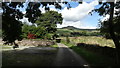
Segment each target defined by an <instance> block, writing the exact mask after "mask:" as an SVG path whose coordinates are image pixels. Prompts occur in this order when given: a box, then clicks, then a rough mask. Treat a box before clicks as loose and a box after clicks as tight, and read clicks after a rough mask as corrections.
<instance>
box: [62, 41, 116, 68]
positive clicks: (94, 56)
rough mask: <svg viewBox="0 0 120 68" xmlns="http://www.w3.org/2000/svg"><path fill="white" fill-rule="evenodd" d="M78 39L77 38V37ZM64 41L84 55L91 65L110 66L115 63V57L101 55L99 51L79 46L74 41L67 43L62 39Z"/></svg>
mask: <svg viewBox="0 0 120 68" xmlns="http://www.w3.org/2000/svg"><path fill="white" fill-rule="evenodd" d="M75 40H76V39H75ZM62 43H64V44H65V45H67V46H68V47H69V48H71V49H73V50H74V51H75V52H76V53H77V54H79V55H80V56H82V57H83V58H84V59H85V60H86V61H87V62H88V63H89V64H90V65H91V66H93V67H94V66H105V67H110V66H114V65H115V59H113V58H110V57H108V56H104V55H101V54H99V53H97V52H96V53H95V52H92V51H90V50H87V49H86V48H82V47H77V46H76V45H75V44H74V43H66V41H65V40H62Z"/></svg>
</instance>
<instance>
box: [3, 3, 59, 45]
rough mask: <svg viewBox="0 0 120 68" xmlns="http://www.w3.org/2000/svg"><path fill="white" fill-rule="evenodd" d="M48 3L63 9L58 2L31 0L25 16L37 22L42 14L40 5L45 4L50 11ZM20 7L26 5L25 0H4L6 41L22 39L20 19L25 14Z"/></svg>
mask: <svg viewBox="0 0 120 68" xmlns="http://www.w3.org/2000/svg"><path fill="white" fill-rule="evenodd" d="M47 4H52V5H54V6H55V7H56V8H58V9H61V6H60V5H59V3H58V2H41V3H40V2H38V3H37V2H29V3H28V6H27V9H26V13H25V17H27V18H28V20H29V22H32V23H35V21H36V20H37V18H38V17H40V15H41V11H40V9H39V7H40V5H43V7H44V6H45V10H46V11H49V7H47ZM20 7H24V6H23V2H10V3H9V2H2V10H3V14H2V26H3V27H2V31H3V32H2V38H3V41H5V42H6V43H13V42H15V40H21V39H22V37H21V35H22V23H21V22H20V21H19V19H22V18H23V16H24V15H23V13H22V12H21V11H20V9H18V8H20Z"/></svg>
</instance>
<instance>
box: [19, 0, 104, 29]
mask: <svg viewBox="0 0 120 68" xmlns="http://www.w3.org/2000/svg"><path fill="white" fill-rule="evenodd" d="M83 1H84V3H82V4H79V3H77V2H69V4H70V5H71V7H72V8H71V9H70V10H68V9H66V5H63V4H62V7H63V9H62V10H57V9H56V8H55V7H54V6H53V5H52V6H50V10H53V11H58V12H59V13H61V14H62V17H63V24H62V25H60V24H57V27H58V28H62V27H66V26H74V27H77V28H83V29H94V28H97V27H98V20H99V19H100V18H102V17H100V16H99V15H98V13H94V14H93V15H92V16H91V15H89V14H88V11H89V12H90V11H91V10H93V9H94V8H98V7H100V5H98V4H97V2H96V0H83ZM26 6H27V4H26V3H25V4H24V8H20V9H21V11H23V12H25V8H26ZM40 9H42V12H43V13H44V12H45V10H44V9H43V8H42V7H40ZM22 21H25V22H28V21H27V18H24V19H22Z"/></svg>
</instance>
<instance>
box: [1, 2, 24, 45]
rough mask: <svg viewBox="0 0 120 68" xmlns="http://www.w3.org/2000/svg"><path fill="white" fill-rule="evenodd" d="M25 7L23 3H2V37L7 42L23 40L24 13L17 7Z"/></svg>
mask: <svg viewBox="0 0 120 68" xmlns="http://www.w3.org/2000/svg"><path fill="white" fill-rule="evenodd" d="M17 6H18V7H23V5H22V3H2V9H3V14H2V32H3V34H2V38H3V41H5V42H6V43H12V42H14V41H15V40H21V34H22V31H21V26H22V22H20V21H19V19H22V18H23V14H22V12H21V11H19V10H18V9H17V8H16V7H17Z"/></svg>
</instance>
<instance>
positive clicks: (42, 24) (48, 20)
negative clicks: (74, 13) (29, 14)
mask: <svg viewBox="0 0 120 68" xmlns="http://www.w3.org/2000/svg"><path fill="white" fill-rule="evenodd" d="M36 24H37V28H39V30H38V33H39V35H38V36H40V35H41V34H42V33H44V35H45V36H46V38H47V37H48V38H49V39H50V38H51V37H54V36H55V34H56V33H55V32H56V31H57V24H62V16H61V14H60V13H58V12H55V11H47V12H46V13H44V14H42V15H41V17H39V19H38V20H37V21H36ZM40 32H42V33H40Z"/></svg>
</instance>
